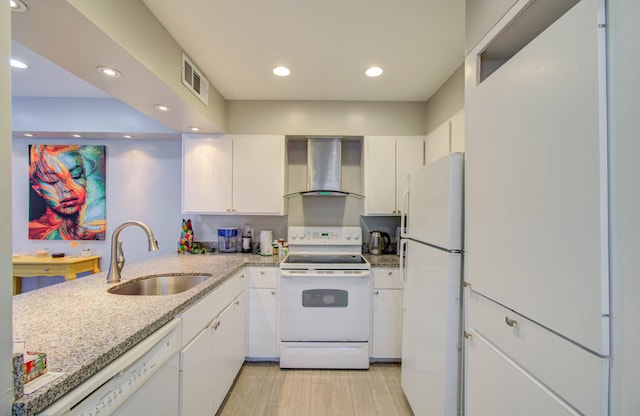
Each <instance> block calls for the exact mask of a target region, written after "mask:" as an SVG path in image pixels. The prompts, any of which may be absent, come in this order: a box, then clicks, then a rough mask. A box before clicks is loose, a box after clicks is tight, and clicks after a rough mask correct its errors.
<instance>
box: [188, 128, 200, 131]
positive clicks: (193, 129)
mask: <svg viewBox="0 0 640 416" xmlns="http://www.w3.org/2000/svg"><path fill="white" fill-rule="evenodd" d="M189 130H190V131H200V127H189Z"/></svg>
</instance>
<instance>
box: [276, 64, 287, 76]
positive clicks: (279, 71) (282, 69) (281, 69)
mask: <svg viewBox="0 0 640 416" xmlns="http://www.w3.org/2000/svg"><path fill="white" fill-rule="evenodd" d="M273 74H274V75H277V76H279V77H286V76H289V74H291V70H290V69H289V68H287V67H286V66H277V67H275V68H273Z"/></svg>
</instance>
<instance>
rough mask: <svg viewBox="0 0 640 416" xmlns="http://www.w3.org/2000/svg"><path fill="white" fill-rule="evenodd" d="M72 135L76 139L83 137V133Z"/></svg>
mask: <svg viewBox="0 0 640 416" xmlns="http://www.w3.org/2000/svg"><path fill="white" fill-rule="evenodd" d="M71 136H73V137H75V138H76V139H79V138H80V137H82V134H72V135H71Z"/></svg>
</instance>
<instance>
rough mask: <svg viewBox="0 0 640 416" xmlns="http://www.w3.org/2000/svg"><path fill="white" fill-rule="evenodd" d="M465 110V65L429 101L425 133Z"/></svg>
mask: <svg viewBox="0 0 640 416" xmlns="http://www.w3.org/2000/svg"><path fill="white" fill-rule="evenodd" d="M463 108H464V64H463V65H460V67H459V68H458V69H456V71H455V72H454V73H453V74H451V76H450V77H449V79H447V81H446V82H445V83H444V84H442V86H441V87H440V88H438V91H436V92H435V93H434V94H433V95H432V96H431V98H429V101H427V107H426V114H425V131H426V132H427V134H429V133H431V132H432V131H433V130H434V129H435V128H437V127H438V126H440V125H441V124H442V123H444V122H445V121H447V120H449V119H450V118H451V117H452V116H453V115H454V114H456V113H458V112H459V111H460V110H462V109H463Z"/></svg>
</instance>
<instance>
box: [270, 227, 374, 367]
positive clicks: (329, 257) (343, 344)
mask: <svg viewBox="0 0 640 416" xmlns="http://www.w3.org/2000/svg"><path fill="white" fill-rule="evenodd" d="M288 241H289V254H288V255H287V257H286V258H285V259H284V260H283V261H282V262H281V264H280V276H281V277H280V339H281V343H280V367H281V368H360V369H362V368H369V338H370V328H371V265H370V264H369V262H367V260H366V259H365V258H364V257H363V256H362V254H361V249H362V230H361V228H360V227H322V226H314V227H307V226H300V227H289V230H288Z"/></svg>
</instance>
